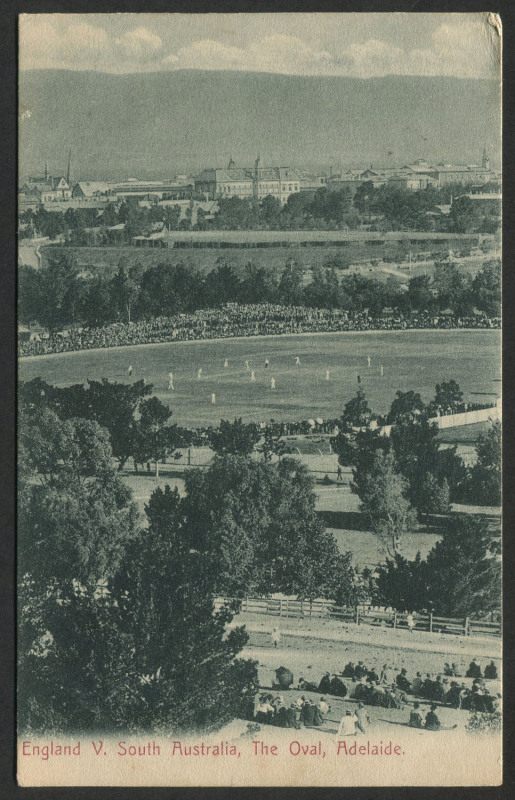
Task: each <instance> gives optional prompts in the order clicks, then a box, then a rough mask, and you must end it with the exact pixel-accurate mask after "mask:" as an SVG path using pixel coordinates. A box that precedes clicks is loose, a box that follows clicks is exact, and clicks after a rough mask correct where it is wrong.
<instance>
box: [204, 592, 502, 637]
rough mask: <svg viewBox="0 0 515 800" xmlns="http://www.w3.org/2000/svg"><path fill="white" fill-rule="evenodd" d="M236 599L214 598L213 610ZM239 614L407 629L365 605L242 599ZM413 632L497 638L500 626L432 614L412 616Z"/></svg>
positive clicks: (397, 617) (394, 614)
mask: <svg viewBox="0 0 515 800" xmlns="http://www.w3.org/2000/svg"><path fill="white" fill-rule="evenodd" d="M234 599H235V598H224V597H217V598H215V608H216V609H218V608H220V607H221V606H222V604H223V603H224V602H228V601H230V600H234ZM240 602H241V611H242V612H248V613H249V614H264V615H266V616H269V617H283V618H285V619H334V620H338V621H339V622H352V623H354V624H356V625H374V626H376V627H381V628H394V629H397V628H404V629H405V630H407V629H408V622H407V617H406V614H402V613H399V612H398V611H395V610H390V609H385V608H374V607H372V606H368V605H358V606H337V605H335V604H334V603H332V602H331V601H330V600H312V601H311V600H290V599H289V598H266V597H244V598H242V599H241V600H240ZM413 621H414V623H415V628H414V629H415V630H417V631H426V632H428V633H450V634H455V635H456V634H457V635H458V636H500V635H501V623H500V622H486V621H484V620H476V619H472V618H471V617H462V618H452V617H438V616H435V615H434V614H432V613H429V614H413Z"/></svg>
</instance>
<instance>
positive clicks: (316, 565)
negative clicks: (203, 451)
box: [182, 456, 354, 599]
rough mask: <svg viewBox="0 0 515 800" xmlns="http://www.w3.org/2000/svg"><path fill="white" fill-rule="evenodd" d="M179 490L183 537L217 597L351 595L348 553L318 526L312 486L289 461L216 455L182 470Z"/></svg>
mask: <svg viewBox="0 0 515 800" xmlns="http://www.w3.org/2000/svg"><path fill="white" fill-rule="evenodd" d="M186 491H187V496H186V498H185V500H184V503H183V506H182V511H183V514H184V517H185V522H184V525H183V527H184V530H185V534H184V535H185V536H186V537H187V539H188V541H189V542H190V543H191V546H192V547H194V548H195V549H196V550H198V551H199V552H200V553H203V554H205V555H206V559H207V561H208V563H209V564H211V565H212V568H213V572H214V574H215V575H216V576H217V577H216V587H215V590H216V591H217V592H220V593H224V594H226V595H229V596H237V597H241V596H243V595H244V594H248V593H250V592H259V593H264V594H269V593H272V592H284V593H285V594H295V595H297V596H299V597H301V598H315V597H330V598H332V599H336V596H338V598H339V599H342V598H345V597H347V598H349V597H351V596H353V591H354V586H353V575H352V571H351V568H350V556H345V557H344V556H341V555H340V554H339V552H338V548H337V545H336V542H335V540H334V538H333V536H332V535H331V534H330V533H328V532H327V531H326V530H325V529H324V527H323V525H322V523H321V521H320V519H319V517H318V515H317V513H316V511H315V494H314V491H313V481H312V479H311V478H310V476H309V475H308V473H307V470H306V469H305V467H303V466H302V465H300V464H299V463H298V462H297V461H295V460H294V459H291V458H285V459H282V460H281V461H279V462H277V463H275V464H271V463H265V462H263V461H258V462H256V461H252V460H250V459H248V458H243V457H236V456H225V457H223V458H220V457H216V458H215V460H214V462H213V464H212V466H211V467H210V468H209V469H208V470H206V471H204V472H202V473H201V472H198V471H197V472H194V473H188V475H187V477H186Z"/></svg>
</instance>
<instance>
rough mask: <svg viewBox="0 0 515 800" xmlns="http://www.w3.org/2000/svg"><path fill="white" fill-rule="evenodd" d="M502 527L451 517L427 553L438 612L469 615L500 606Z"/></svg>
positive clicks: (469, 517) (434, 602) (430, 593)
mask: <svg viewBox="0 0 515 800" xmlns="http://www.w3.org/2000/svg"><path fill="white" fill-rule="evenodd" d="M498 554H499V537H498V531H495V532H493V531H492V530H491V529H490V528H489V526H488V524H487V522H486V521H485V520H484V519H481V518H475V517H472V516H471V515H467V514H462V515H459V516H457V517H455V518H450V519H448V521H447V524H446V526H445V528H444V529H443V536H442V540H441V541H439V542H437V543H436V545H435V546H434V548H433V549H432V550H431V551H430V553H429V555H428V556H427V569H428V575H427V580H428V592H429V597H430V598H431V602H432V604H433V608H434V612H435V613H436V614H441V615H445V616H462V615H463V616H465V615H472V614H478V613H480V612H483V613H485V612H487V611H491V610H493V609H498V608H499V607H500V602H501V592H500V587H501V565H500V561H499V557H498Z"/></svg>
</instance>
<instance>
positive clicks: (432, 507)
mask: <svg viewBox="0 0 515 800" xmlns="http://www.w3.org/2000/svg"><path fill="white" fill-rule="evenodd" d="M417 510H418V511H419V513H421V514H425V515H426V517H427V516H428V515H429V514H448V513H449V511H450V510H451V505H450V502H449V484H448V482H447V480H446V479H445V478H444V479H443V481H442V483H439V482H438V478H437V477H436V475H434V474H433V473H432V472H427V473H426V476H425V478H424V479H423V481H422V485H421V488H420V497H419V501H418V504H417Z"/></svg>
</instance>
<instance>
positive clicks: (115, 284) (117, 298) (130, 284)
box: [111, 264, 139, 324]
mask: <svg viewBox="0 0 515 800" xmlns="http://www.w3.org/2000/svg"><path fill="white" fill-rule="evenodd" d="M138 293H139V285H138V282H137V279H136V274H135V272H134V270H128V269H126V268H125V266H124V265H123V264H120V265H119V267H118V272H117V273H116V275H115V276H114V277H113V279H112V281H111V298H112V302H113V305H114V307H115V308H116V310H117V311H118V313H119V314H123V315H125V314H126V315H127V322H128V323H129V324H130V322H131V311H132V307H133V305H134V304H135V303H136V302H137V299H138Z"/></svg>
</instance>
